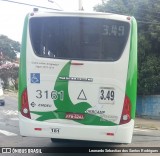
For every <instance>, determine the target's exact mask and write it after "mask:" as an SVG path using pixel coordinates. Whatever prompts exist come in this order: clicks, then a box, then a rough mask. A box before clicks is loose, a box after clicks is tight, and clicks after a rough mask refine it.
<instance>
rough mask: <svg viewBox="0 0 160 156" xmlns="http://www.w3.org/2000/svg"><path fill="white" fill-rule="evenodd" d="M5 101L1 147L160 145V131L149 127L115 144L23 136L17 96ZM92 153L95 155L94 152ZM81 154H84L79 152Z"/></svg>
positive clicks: (0, 109)
mask: <svg viewBox="0 0 160 156" xmlns="http://www.w3.org/2000/svg"><path fill="white" fill-rule="evenodd" d="M5 101H6V105H5V106H1V107H0V147H52V148H53V147H95V148H96V147H102V148H105V147H106V148H107V147H160V131H158V130H149V129H134V135H133V140H132V143H131V144H113V143H102V142H89V141H69V140H63V141H59V142H54V143H53V142H51V140H50V139H49V138H34V137H21V136H20V134H19V126H18V121H19V120H18V111H17V106H18V104H17V103H18V100H17V98H16V97H14V96H9V95H8V96H6V97H5ZM90 154H92V155H93V153H90ZM149 154H150V153H147V154H146V153H141V155H149ZM1 155H2V154H1ZM5 155H8V154H5ZM12 155H17V154H12ZM30 155H37V154H30ZM55 155H57V154H55ZM59 155H62V154H59ZM65 155H66V154H65ZM69 155H72V154H69ZM76 155H78V154H76ZM79 155H84V154H79ZM96 155H97V153H96ZM98 155H99V154H98ZM105 155H106V153H105ZM107 155H108V154H107ZM111 155H128V154H127V153H125V154H111ZM130 155H133V156H134V155H137V153H130ZM138 155H139V153H138ZM156 155H159V154H158V153H156V154H154V156H156Z"/></svg>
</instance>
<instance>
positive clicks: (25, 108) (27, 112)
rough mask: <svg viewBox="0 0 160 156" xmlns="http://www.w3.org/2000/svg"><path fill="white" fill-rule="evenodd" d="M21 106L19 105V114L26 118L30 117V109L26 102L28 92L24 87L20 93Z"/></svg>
mask: <svg viewBox="0 0 160 156" xmlns="http://www.w3.org/2000/svg"><path fill="white" fill-rule="evenodd" d="M21 103H22V107H21V114H22V115H23V116H25V117H26V118H31V116H30V110H29V104H28V94H27V89H25V90H24V91H23V93H22V101H21Z"/></svg>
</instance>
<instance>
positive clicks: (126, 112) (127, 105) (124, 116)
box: [120, 96, 131, 124]
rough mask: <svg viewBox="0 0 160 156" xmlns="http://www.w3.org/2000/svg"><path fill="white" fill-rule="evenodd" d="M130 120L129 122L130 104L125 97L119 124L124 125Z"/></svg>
mask: <svg viewBox="0 0 160 156" xmlns="http://www.w3.org/2000/svg"><path fill="white" fill-rule="evenodd" d="M130 120H131V103H130V99H129V98H128V97H127V96H125V99H124V105H123V111H122V116H121V121H120V124H126V123H128V122H129V121H130Z"/></svg>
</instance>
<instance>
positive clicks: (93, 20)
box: [18, 11, 137, 143]
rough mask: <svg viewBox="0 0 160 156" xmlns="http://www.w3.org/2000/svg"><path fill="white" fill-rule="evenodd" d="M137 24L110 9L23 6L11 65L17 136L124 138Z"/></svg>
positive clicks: (129, 125)
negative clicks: (16, 61)
mask: <svg viewBox="0 0 160 156" xmlns="http://www.w3.org/2000/svg"><path fill="white" fill-rule="evenodd" d="M136 90H137V24H136V20H135V19H134V17H128V16H124V15H117V14H110V13H85V12H63V11H59V12H52V13H40V12H37V13H31V14H28V15H27V16H26V18H25V22H24V30H23V37H22V46H21V58H20V71H19V108H18V109H19V126H20V134H21V135H22V136H34V137H48V138H52V140H54V139H73V140H90V141H102V142H117V143H130V142H131V140H132V134H133V129H134V119H135V109H136Z"/></svg>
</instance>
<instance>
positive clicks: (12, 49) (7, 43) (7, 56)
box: [0, 35, 20, 61]
mask: <svg viewBox="0 0 160 156" xmlns="http://www.w3.org/2000/svg"><path fill="white" fill-rule="evenodd" d="M19 51H20V43H19V42H16V41H13V40H11V39H9V38H8V37H7V36H4V35H0V53H1V55H3V59H4V60H5V61H14V60H16V52H19ZM1 61H2V60H1Z"/></svg>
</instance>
